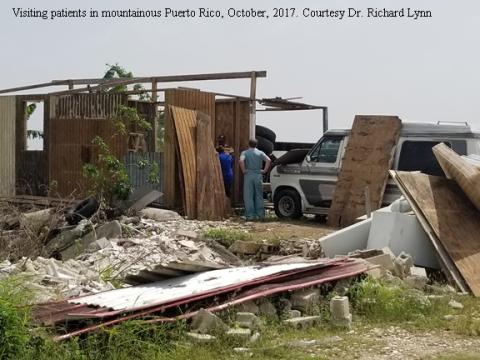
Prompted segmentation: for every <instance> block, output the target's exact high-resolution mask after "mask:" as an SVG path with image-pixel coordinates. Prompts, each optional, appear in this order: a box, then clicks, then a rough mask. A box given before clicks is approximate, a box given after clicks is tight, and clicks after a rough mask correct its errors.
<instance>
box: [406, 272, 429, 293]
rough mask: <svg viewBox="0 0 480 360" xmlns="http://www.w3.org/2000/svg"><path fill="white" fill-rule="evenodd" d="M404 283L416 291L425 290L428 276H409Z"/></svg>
mask: <svg viewBox="0 0 480 360" xmlns="http://www.w3.org/2000/svg"><path fill="white" fill-rule="evenodd" d="M403 282H404V283H405V284H407V285H408V286H410V287H412V288H414V289H418V290H424V289H425V286H426V285H427V282H428V278H427V277H426V276H417V275H409V276H407V277H406V278H405V279H403Z"/></svg>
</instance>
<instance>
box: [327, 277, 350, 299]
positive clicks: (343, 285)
mask: <svg viewBox="0 0 480 360" xmlns="http://www.w3.org/2000/svg"><path fill="white" fill-rule="evenodd" d="M351 283H352V279H351V278H350V279H349V278H346V279H341V280H339V281H337V283H336V284H335V286H334V287H333V289H332V291H333V292H334V293H335V294H337V295H340V296H344V295H346V294H347V293H348V291H349V290H350V285H351Z"/></svg>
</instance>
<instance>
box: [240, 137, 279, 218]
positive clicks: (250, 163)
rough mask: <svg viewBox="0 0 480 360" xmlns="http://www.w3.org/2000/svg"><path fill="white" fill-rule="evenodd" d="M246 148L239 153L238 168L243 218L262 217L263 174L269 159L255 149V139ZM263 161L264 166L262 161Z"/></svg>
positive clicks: (263, 212)
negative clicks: (239, 170)
mask: <svg viewBox="0 0 480 360" xmlns="http://www.w3.org/2000/svg"><path fill="white" fill-rule="evenodd" d="M248 146H249V148H248V150H245V151H242V153H241V155H240V169H241V170H242V173H243V174H244V177H243V202H244V204H245V219H246V220H254V219H263V218H264V217H265V209H264V206H263V185H262V180H263V174H266V173H267V171H268V169H269V167H270V163H271V160H270V158H269V157H268V156H267V155H266V154H265V153H264V152H263V151H260V150H258V149H257V140H255V139H252V140H250V141H249V142H248ZM264 162H265V167H263V163H264Z"/></svg>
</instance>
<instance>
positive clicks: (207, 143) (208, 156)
mask: <svg viewBox="0 0 480 360" xmlns="http://www.w3.org/2000/svg"><path fill="white" fill-rule="evenodd" d="M210 124H211V120H210V116H208V115H206V114H203V113H200V112H198V113H197V138H196V146H197V217H198V219H199V220H220V219H223V218H224V217H225V215H226V214H225V209H226V207H225V205H226V201H227V199H226V196H225V190H224V187H223V182H222V171H221V169H220V161H219V159H218V155H217V152H216V151H215V146H214V144H213V141H212V138H211V137H210V134H211V125H210Z"/></svg>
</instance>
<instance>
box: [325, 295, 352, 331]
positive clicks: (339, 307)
mask: <svg viewBox="0 0 480 360" xmlns="http://www.w3.org/2000/svg"><path fill="white" fill-rule="evenodd" d="M330 314H331V319H332V324H333V325H334V326H339V327H348V328H349V327H350V326H351V325H352V315H351V314H350V306H349V303H348V297H346V296H334V297H333V298H332V299H331V300H330Z"/></svg>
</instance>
